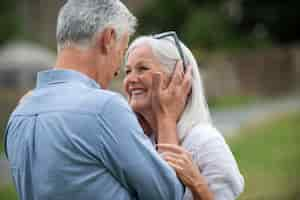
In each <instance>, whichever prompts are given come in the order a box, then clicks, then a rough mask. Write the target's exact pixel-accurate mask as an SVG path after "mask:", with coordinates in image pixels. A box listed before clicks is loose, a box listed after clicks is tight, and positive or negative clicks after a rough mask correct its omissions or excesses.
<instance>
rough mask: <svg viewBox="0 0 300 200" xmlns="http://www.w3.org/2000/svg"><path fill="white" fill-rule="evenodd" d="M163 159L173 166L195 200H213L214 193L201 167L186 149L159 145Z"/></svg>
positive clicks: (170, 145)
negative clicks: (202, 173) (201, 171)
mask: <svg viewBox="0 0 300 200" xmlns="http://www.w3.org/2000/svg"><path fill="white" fill-rule="evenodd" d="M157 146H158V147H159V150H160V151H162V155H163V158H164V159H165V160H166V161H167V162H168V163H169V165H170V166H172V167H173V168H174V169H175V171H176V173H177V175H178V176H179V178H180V179H181V181H182V182H183V183H184V184H185V185H186V186H187V187H188V188H189V189H190V190H191V192H192V194H193V199H194V200H212V199H214V198H213V193H212V192H211V191H210V190H209V187H208V184H207V181H206V180H205V178H204V176H202V175H201V173H200V170H199V167H198V166H197V165H196V164H195V163H194V162H193V160H192V156H191V154H190V153H189V152H187V151H186V150H185V149H184V148H182V147H180V146H177V145H172V144H158V145H157Z"/></svg>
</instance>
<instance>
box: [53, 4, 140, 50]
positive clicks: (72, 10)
mask: <svg viewBox="0 0 300 200" xmlns="http://www.w3.org/2000/svg"><path fill="white" fill-rule="evenodd" d="M136 23H137V20H136V18H135V17H134V16H133V15H132V14H131V13H130V11H129V10H128V9H127V7H126V6H125V5H124V4H123V3H122V2H121V1H120V0H69V1H68V2H67V3H66V4H65V5H64V6H63V7H62V8H61V10H60V12H59V16H58V20H57V30H56V40H57V45H58V50H61V49H63V48H65V47H67V46H70V45H77V46H79V47H85V48H86V47H88V46H89V45H91V43H92V41H93V39H94V36H95V34H96V33H99V32H102V31H103V30H104V29H105V28H107V27H111V28H114V29H115V30H116V33H117V38H120V37H121V35H122V34H124V33H125V32H128V33H129V35H131V34H133V33H134V31H135V26H136Z"/></svg>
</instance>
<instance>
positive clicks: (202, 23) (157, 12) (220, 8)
mask: <svg viewBox="0 0 300 200" xmlns="http://www.w3.org/2000/svg"><path fill="white" fill-rule="evenodd" d="M227 2H228V1H226V0H213V1H212V0H210V1H208V0H200V1H199V0H190V1H188V0H164V1H159V0H153V1H151V2H149V3H148V5H147V6H146V7H145V8H144V9H143V10H142V11H141V12H140V14H139V16H138V17H139V34H149V33H157V32H164V31H168V30H176V31H177V33H178V34H179V36H180V38H182V40H183V41H185V42H186V43H187V44H188V46H189V47H191V48H193V49H199V48H204V49H207V50H215V49H223V48H224V49H228V48H230V49H234V48H254V47H261V46H268V45H270V41H269V38H267V37H256V35H255V34H248V33H244V32H242V31H241V30H240V29H238V28H237V26H238V24H237V23H236V20H235V19H233V18H232V17H231V16H229V15H228V12H227V10H226V6H227Z"/></svg>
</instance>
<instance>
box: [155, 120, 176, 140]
mask: <svg viewBox="0 0 300 200" xmlns="http://www.w3.org/2000/svg"><path fill="white" fill-rule="evenodd" d="M157 137H158V138H157V139H158V143H164V144H178V143H179V141H178V136H177V124H176V121H175V120H173V119H172V118H161V119H158V121H157Z"/></svg>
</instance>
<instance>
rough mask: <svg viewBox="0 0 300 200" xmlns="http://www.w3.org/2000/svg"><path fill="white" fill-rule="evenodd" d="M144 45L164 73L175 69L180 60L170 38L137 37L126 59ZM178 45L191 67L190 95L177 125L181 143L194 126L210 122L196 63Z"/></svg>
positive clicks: (190, 54)
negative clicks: (147, 47) (135, 49)
mask: <svg viewBox="0 0 300 200" xmlns="http://www.w3.org/2000/svg"><path fill="white" fill-rule="evenodd" d="M145 44H147V45H149V46H150V48H151V49H152V52H153V54H154V56H155V57H156V58H157V59H158V61H159V62H160V63H161V64H162V66H164V67H165V68H166V69H165V70H166V72H167V73H169V74H171V73H172V72H173V71H174V69H175V66H176V63H177V62H178V61H179V60H181V57H180V54H179V51H178V49H177V47H176V44H175V41H174V39H173V38H171V37H166V38H162V39H155V38H154V37H152V36H141V37H138V38H137V39H135V40H134V41H133V42H132V43H131V44H130V46H129V48H128V50H127V55H126V58H127V57H128V55H129V54H130V52H131V51H132V50H133V49H134V48H136V47H138V46H140V45H145ZM180 45H181V47H182V51H183V54H184V59H185V62H186V64H187V65H189V66H191V67H192V93H191V95H190V97H189V99H188V100H187V105H186V107H185V110H184V112H183V114H182V115H181V117H180V120H179V122H178V124H177V130H178V134H179V138H180V141H181V142H182V141H183V140H184V138H185V136H186V135H187V134H188V132H189V131H190V130H191V129H192V128H193V127H194V126H196V125H198V124H211V123H212V122H211V117H210V113H209V109H208V105H207V102H206V99H205V92H204V88H203V85H202V80H201V76H200V73H199V68H198V64H197V61H196V59H195V58H194V56H193V54H192V52H191V51H190V50H189V49H188V48H187V47H186V46H185V45H184V44H183V43H182V42H180Z"/></svg>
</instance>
